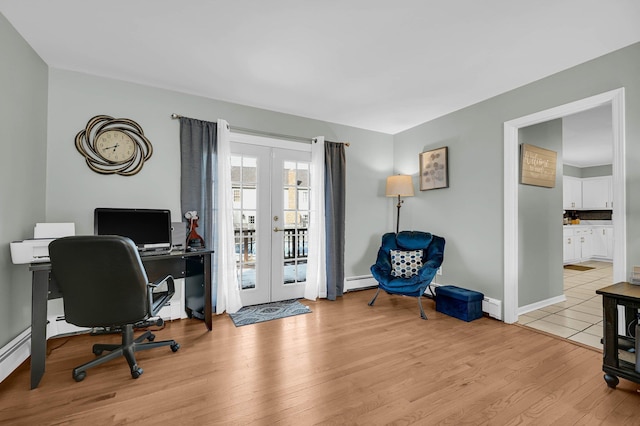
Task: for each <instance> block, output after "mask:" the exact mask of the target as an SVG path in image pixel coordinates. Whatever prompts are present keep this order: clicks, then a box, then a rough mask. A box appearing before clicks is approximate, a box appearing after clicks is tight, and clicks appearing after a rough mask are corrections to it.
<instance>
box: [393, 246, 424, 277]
mask: <svg viewBox="0 0 640 426" xmlns="http://www.w3.org/2000/svg"><path fill="white" fill-rule="evenodd" d="M390 253H391V266H392V267H393V269H392V270H391V275H392V276H394V277H402V278H409V277H412V276H414V275H417V274H418V270H419V269H420V268H422V250H406V251H405V250H391V251H390Z"/></svg>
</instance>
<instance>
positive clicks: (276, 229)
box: [273, 226, 284, 232]
mask: <svg viewBox="0 0 640 426" xmlns="http://www.w3.org/2000/svg"><path fill="white" fill-rule="evenodd" d="M280 231H284V229H280V228H278V227H277V226H276V227H274V228H273V232H280Z"/></svg>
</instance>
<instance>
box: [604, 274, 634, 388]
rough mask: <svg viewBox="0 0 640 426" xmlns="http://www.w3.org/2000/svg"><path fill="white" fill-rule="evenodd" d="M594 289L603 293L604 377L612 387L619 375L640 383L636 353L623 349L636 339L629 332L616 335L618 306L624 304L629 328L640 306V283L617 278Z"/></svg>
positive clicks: (614, 385) (631, 344)
mask: <svg viewBox="0 0 640 426" xmlns="http://www.w3.org/2000/svg"><path fill="white" fill-rule="evenodd" d="M596 293H597V294H601V295H602V307H603V309H604V358H603V362H602V371H604V373H605V374H604V380H605V382H607V385H608V386H609V387H610V388H613V389H615V387H616V386H617V385H618V383H619V382H620V380H619V377H622V378H624V379H627V380H631V381H632V382H635V383H640V373H637V372H636V370H635V354H633V353H631V352H627V351H626V350H625V348H629V347H634V342H635V340H634V339H633V338H632V337H631V336H619V335H618V306H624V312H625V322H626V324H625V329H628V327H629V324H630V323H631V322H632V321H633V320H635V318H636V315H637V313H638V309H640V286H639V285H633V284H629V283H628V282H619V283H617V284H613V285H610V286H608V287H604V288H601V289H600V290H596ZM627 354H628V356H626V355H627ZM621 355H623V356H622V359H621Z"/></svg>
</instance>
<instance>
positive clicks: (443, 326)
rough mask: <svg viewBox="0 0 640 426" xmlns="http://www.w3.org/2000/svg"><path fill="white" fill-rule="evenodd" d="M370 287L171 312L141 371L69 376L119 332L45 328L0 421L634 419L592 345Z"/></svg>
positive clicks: (118, 364)
mask: <svg viewBox="0 0 640 426" xmlns="http://www.w3.org/2000/svg"><path fill="white" fill-rule="evenodd" d="M372 295H373V290H367V291H361V292H353V293H347V294H346V295H345V296H344V297H343V298H342V299H341V300H338V301H336V302H330V301H326V300H321V301H319V302H309V301H304V300H303V301H302V302H303V303H304V304H307V305H309V306H310V307H311V309H312V310H313V313H311V314H306V315H300V316H296V317H291V318H285V319H281V320H276V321H271V322H267V323H262V324H256V325H249V326H244V327H240V328H236V327H235V326H234V325H233V323H232V322H231V320H230V319H229V318H228V316H226V315H222V316H216V317H215V318H214V322H213V325H214V330H213V331H212V332H210V333H208V332H206V331H205V327H204V325H203V324H202V323H201V322H199V321H197V320H181V321H175V322H172V323H169V324H168V325H167V326H166V328H165V329H164V330H162V331H160V332H158V333H157V336H158V338H159V339H162V338H169V337H172V338H175V339H176V340H178V341H179V342H180V343H181V345H182V349H180V351H178V352H177V353H172V352H171V350H170V349H168V348H166V349H165V348H160V349H155V350H152V351H148V352H142V353H139V354H138V361H139V364H140V365H141V367H142V368H144V374H143V375H142V376H141V377H140V378H139V379H137V380H134V379H131V377H130V374H129V371H128V368H127V366H126V363H125V361H124V360H123V359H121V360H117V361H113V362H111V363H109V364H106V365H103V366H101V367H97V368H94V369H92V370H89V372H88V374H87V377H86V379H85V380H84V381H83V382H80V383H76V382H74V381H73V379H72V378H71V369H72V368H73V367H74V366H76V365H78V364H81V363H83V362H85V361H86V360H88V359H91V357H92V356H93V355H92V354H91V349H90V345H91V344H93V343H94V342H95V341H104V340H108V339H109V338H110V339H111V340H114V341H117V340H118V337H117V336H106V337H105V336H101V337H91V336H86V335H84V336H74V337H67V338H58V339H52V340H50V341H49V349H50V354H49V355H48V358H47V371H46V373H45V376H44V378H43V380H42V383H41V384H40V387H39V388H37V389H35V390H33V391H30V390H29V389H28V387H29V371H28V362H27V363H25V364H24V365H23V366H21V367H20V368H19V369H18V370H16V371H15V372H14V373H13V374H12V375H11V376H9V378H7V379H6V380H5V381H4V382H3V383H1V384H0V424H3V425H4V424H10V425H52V424H55V425H58V424H65V425H76V424H77V425H92V426H98V425H111V424H118V425H121V424H135V425H147V424H178V425H191V424H198V425H214V424H224V425H253V424H255V425H311V424H335V425H342V424H372V425H376V424H397V425H409V424H415V425H436V424H449V425H510V424H513V425H515V424H518V425H522V424H532V425H548V424H558V425H563V426H564V425H575V424H581V425H582V424H589V425H598V424H616V425H620V424H638V419H640V394H638V391H637V390H638V385H636V384H634V383H631V382H628V381H626V380H623V379H621V380H620V385H619V386H618V388H617V389H616V390H612V389H609V388H608V387H607V386H606V384H605V382H604V380H603V378H602V376H603V373H602V370H601V367H602V364H601V363H602V353H600V352H598V351H596V350H594V349H591V348H588V347H586V346H581V345H580V344H577V343H572V342H569V341H567V340H564V339H559V338H557V337H554V336H550V335H546V334H543V333H541V332H539V331H535V330H531V329H527V328H525V327H522V326H519V325H506V324H503V323H501V322H499V321H496V320H493V319H489V318H482V319H479V320H476V321H473V322H470V323H466V322H464V321H460V320H457V319H455V318H451V317H448V316H445V315H444V314H440V313H437V312H435V310H434V306H433V302H432V301H429V300H427V301H425V302H424V304H425V308H426V309H425V310H426V312H427V315H428V316H429V320H428V321H423V320H421V319H420V317H419V313H418V307H417V303H416V299H414V298H405V297H400V296H389V295H387V294H384V293H383V294H381V295H380V297H378V300H377V302H376V305H375V306H374V307H369V306H367V301H368V300H369V299H370V298H371V297H372Z"/></svg>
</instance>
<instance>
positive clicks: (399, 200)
mask: <svg viewBox="0 0 640 426" xmlns="http://www.w3.org/2000/svg"><path fill="white" fill-rule="evenodd" d="M402 203H403V200H401V199H400V194H398V205H397V206H396V207H398V217H397V219H396V234H398V233H399V232H400V207H402Z"/></svg>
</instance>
